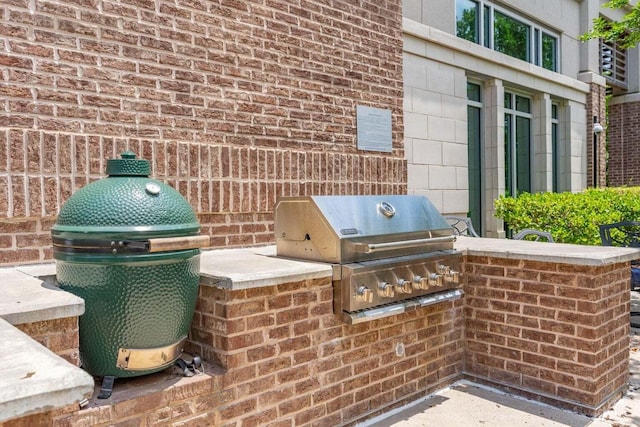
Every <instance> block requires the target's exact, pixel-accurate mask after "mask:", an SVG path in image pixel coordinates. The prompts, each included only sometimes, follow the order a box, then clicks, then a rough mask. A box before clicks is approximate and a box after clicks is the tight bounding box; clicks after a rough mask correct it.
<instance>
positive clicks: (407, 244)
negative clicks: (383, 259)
mask: <svg viewBox="0 0 640 427" xmlns="http://www.w3.org/2000/svg"><path fill="white" fill-rule="evenodd" d="M455 240H456V236H445V237H431V238H428V239H415V240H400V241H398V242H387V243H369V244H364V243H357V244H356V245H355V251H356V252H360V253H365V254H372V253H375V252H381V251H389V250H392V249H406V248H415V247H417V246H422V245H431V244H436V243H449V242H455Z"/></svg>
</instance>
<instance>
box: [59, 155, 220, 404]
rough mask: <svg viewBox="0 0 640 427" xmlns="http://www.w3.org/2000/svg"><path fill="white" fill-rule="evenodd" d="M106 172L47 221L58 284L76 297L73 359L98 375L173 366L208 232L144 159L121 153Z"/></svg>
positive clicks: (107, 390) (108, 383)
mask: <svg viewBox="0 0 640 427" xmlns="http://www.w3.org/2000/svg"><path fill="white" fill-rule="evenodd" d="M121 157H122V158H121V159H110V160H108V161H107V175H108V177H107V178H105V179H101V180H98V181H95V182H92V183H90V184H88V185H86V186H85V187H83V188H81V189H80V190H79V191H77V192H76V193H74V194H73V195H72V196H71V197H70V198H69V200H68V201H67V202H66V203H65V204H64V206H63V207H62V209H61V210H60V213H59V215H58V218H57V221H56V223H55V225H54V226H53V228H52V232H51V234H52V239H53V256H54V258H55V259H56V273H57V281H58V283H59V285H60V288H62V289H64V290H66V291H69V292H71V293H73V294H75V295H77V296H79V297H81V298H83V299H84V301H85V313H84V314H83V315H82V316H80V318H79V332H80V359H81V363H82V367H83V368H84V369H85V370H86V371H87V372H89V373H90V374H92V375H94V376H98V377H104V381H103V390H102V393H101V395H103V397H108V395H110V394H111V387H112V386H113V380H114V379H115V378H116V377H132V376H139V375H145V374H150V373H153V372H157V371H160V370H163V369H165V368H167V367H168V366H170V365H172V364H173V363H174V362H175V361H176V360H177V359H178V358H179V357H180V355H181V353H182V346H183V343H184V341H185V339H186V337H187V334H188V332H189V327H190V324H191V320H192V318H193V314H194V310H195V304H196V298H197V295H198V286H199V271H200V248H201V247H204V246H208V244H209V238H208V236H200V235H198V233H199V231H200V224H199V223H198V221H197V218H196V215H195V212H194V210H193V208H192V207H191V206H190V205H189V203H188V202H187V200H185V198H184V197H182V195H181V194H180V193H179V192H177V191H176V190H175V189H173V188H172V187H170V186H168V185H166V184H164V183H163V182H160V181H157V180H154V179H150V178H149V174H150V170H151V168H150V165H149V162H148V161H147V160H142V159H136V156H135V154H134V153H132V152H124V153H123V154H122V155H121Z"/></svg>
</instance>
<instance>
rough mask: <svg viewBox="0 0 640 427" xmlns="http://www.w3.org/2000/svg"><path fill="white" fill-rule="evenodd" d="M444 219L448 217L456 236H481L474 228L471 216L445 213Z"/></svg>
mask: <svg viewBox="0 0 640 427" xmlns="http://www.w3.org/2000/svg"><path fill="white" fill-rule="evenodd" d="M444 219H446V220H447V222H448V223H449V225H450V226H451V228H453V234H455V235H456V236H469V237H480V235H479V234H478V233H476V230H475V228H473V224H472V223H471V218H469V217H462V216H447V215H445V217H444Z"/></svg>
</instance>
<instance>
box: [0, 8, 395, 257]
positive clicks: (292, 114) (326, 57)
mask: <svg viewBox="0 0 640 427" xmlns="http://www.w3.org/2000/svg"><path fill="white" fill-rule="evenodd" d="M0 45H1V46H2V49H1V51H0V265H15V264H23V263H33V262H42V261H45V260H50V259H51V237H50V229H51V226H52V224H53V223H54V221H55V219H56V216H57V214H58V212H59V210H60V207H61V206H62V205H63V203H64V202H65V201H66V200H67V199H68V198H69V196H70V195H71V194H72V193H74V192H75V191H76V190H77V189H79V188H80V187H82V186H84V185H86V184H87V183H89V182H91V181H94V180H97V179H100V178H103V177H104V175H105V163H106V160H107V159H109V158H115V157H118V156H119V154H120V153H121V152H123V151H125V150H131V151H133V152H135V153H136V154H137V155H138V157H139V158H144V159H148V160H149V161H150V162H151V166H152V177H153V178H156V179H159V180H162V181H164V182H167V183H168V184H170V185H172V186H173V187H175V188H176V189H178V190H179V191H180V192H181V193H182V194H183V195H184V196H185V197H187V199H188V200H189V202H190V204H191V205H192V206H193V207H194V209H195V210H196V212H197V214H198V218H199V220H200V223H201V224H202V232H203V234H207V235H209V236H210V237H211V246H212V247H239V246H251V245H261V244H267V243H270V242H273V241H274V235H273V207H274V204H275V200H276V198H277V197H279V196H287V195H307V194H381V193H390V194H403V193H406V191H407V190H406V160H405V159H404V148H403V136H402V129H403V118H402V114H403V109H402V99H403V87H402V9H401V3H400V2H399V1H398V0H383V1H363V2H352V1H348V0H332V1H324V0H309V1H306V0H305V1H303V2H290V1H287V0H274V1H271V0H270V1H268V2H265V1H262V0H259V1H258V0H255V1H254V0H247V1H234V0H232V1H207V0H195V1H186V2H185V1H177V2H175V1H164V0H158V1H144V0H133V1H120V0H113V1H111V0H100V1H87V2H82V1H77V0H55V1H37V0H35V1H10V2H2V3H0ZM359 106H364V107H373V108H377V109H384V110H385V111H388V112H390V116H391V119H390V125H389V127H388V130H389V134H390V137H389V140H388V146H387V147H386V148H387V150H386V151H380V150H363V149H359V148H358V145H357V141H356V139H357V138H356V128H357V123H356V111H357V108H358V107H359Z"/></svg>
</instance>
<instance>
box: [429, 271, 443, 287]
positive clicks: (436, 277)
mask: <svg viewBox="0 0 640 427" xmlns="http://www.w3.org/2000/svg"><path fill="white" fill-rule="evenodd" d="M443 283H444V278H443V276H442V274H437V273H431V274H429V286H442V284H443Z"/></svg>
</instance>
